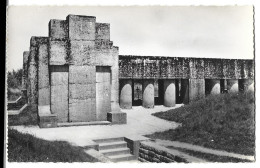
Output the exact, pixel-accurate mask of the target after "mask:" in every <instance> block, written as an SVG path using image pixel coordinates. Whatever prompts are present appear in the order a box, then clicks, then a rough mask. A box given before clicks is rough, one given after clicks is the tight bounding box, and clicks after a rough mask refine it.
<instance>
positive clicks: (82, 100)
mask: <svg viewBox="0 0 260 168" xmlns="http://www.w3.org/2000/svg"><path fill="white" fill-rule="evenodd" d="M95 73H96V67H94V66H74V65H71V66H70V67H69V112H70V114H69V120H70V121H72V122H81V121H82V122H83V121H84V122H87V121H96V80H95V79H96V76H95Z"/></svg>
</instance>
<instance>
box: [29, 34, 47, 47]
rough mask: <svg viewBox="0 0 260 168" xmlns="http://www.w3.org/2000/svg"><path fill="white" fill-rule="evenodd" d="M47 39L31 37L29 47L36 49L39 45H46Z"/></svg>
mask: <svg viewBox="0 0 260 168" xmlns="http://www.w3.org/2000/svg"><path fill="white" fill-rule="evenodd" d="M47 42H48V37H40V36H32V37H31V39H30V46H33V47H37V46H38V45H39V44H42V43H44V44H46V43H47Z"/></svg>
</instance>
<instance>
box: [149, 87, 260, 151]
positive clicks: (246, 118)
mask: <svg viewBox="0 0 260 168" xmlns="http://www.w3.org/2000/svg"><path fill="white" fill-rule="evenodd" d="M154 116H156V117H159V118H162V119H165V120H170V121H175V122H179V123H182V126H181V127H179V128H177V129H175V130H168V131H165V132H157V133H154V134H152V135H148V136H149V137H150V138H157V139H167V140H174V141H182V142H187V143H191V144H195V145H201V146H205V147H209V148H215V149H219V150H226V151H229V152H235V153H241V154H248V155H254V154H255V120H254V119H255V111H254V93H252V92H245V93H233V94H220V95H210V96H207V97H206V98H204V99H201V100H199V101H197V102H193V103H190V104H189V105H185V106H183V107H180V108H178V109H173V110H169V111H167V112H159V113H155V114H154Z"/></svg>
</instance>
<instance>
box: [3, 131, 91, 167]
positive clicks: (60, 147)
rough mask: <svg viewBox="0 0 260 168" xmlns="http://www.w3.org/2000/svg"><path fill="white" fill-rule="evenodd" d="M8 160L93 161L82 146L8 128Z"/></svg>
mask: <svg viewBox="0 0 260 168" xmlns="http://www.w3.org/2000/svg"><path fill="white" fill-rule="evenodd" d="M8 161H9V162H93V159H92V158H91V157H90V156H89V155H87V154H86V153H85V152H84V150H83V148H81V147H76V146H72V145H70V144H69V143H67V142H64V141H46V140H43V139H39V138H36V137H34V136H32V135H30V134H22V133H20V132H18V131H16V130H13V129H8Z"/></svg>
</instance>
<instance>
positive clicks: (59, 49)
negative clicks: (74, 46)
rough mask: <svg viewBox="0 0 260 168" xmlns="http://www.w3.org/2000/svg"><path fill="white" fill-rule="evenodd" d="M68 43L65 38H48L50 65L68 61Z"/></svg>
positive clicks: (62, 63)
mask: <svg viewBox="0 0 260 168" xmlns="http://www.w3.org/2000/svg"><path fill="white" fill-rule="evenodd" d="M68 47H69V44H68V41H67V40H62V39H53V38H50V39H49V59H50V60H49V61H50V65H64V64H66V63H68V62H69V61H70V60H69V56H68V51H69V49H68Z"/></svg>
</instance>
